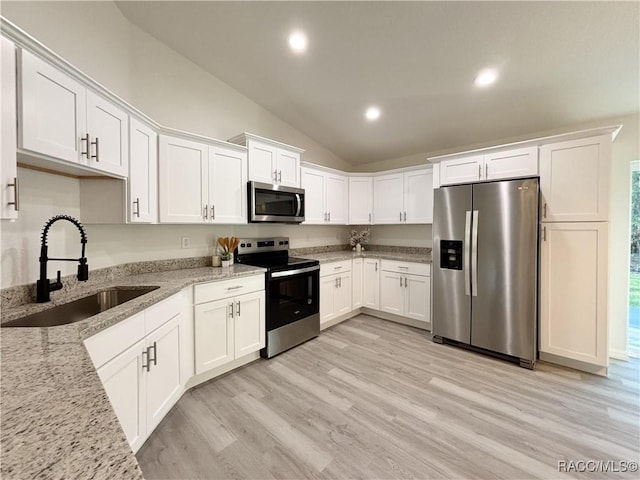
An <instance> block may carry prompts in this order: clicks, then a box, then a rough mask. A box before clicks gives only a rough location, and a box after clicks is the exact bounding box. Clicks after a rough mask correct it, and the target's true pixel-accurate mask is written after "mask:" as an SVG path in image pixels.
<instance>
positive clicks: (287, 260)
mask: <svg viewBox="0 0 640 480" xmlns="http://www.w3.org/2000/svg"><path fill="white" fill-rule="evenodd" d="M238 263H244V264H245V265H253V266H256V267H262V268H266V269H267V270H268V271H270V272H277V271H282V270H290V269H293V268H306V267H313V266H315V265H319V264H320V262H318V260H311V259H309V258H298V257H264V256H262V257H261V258H256V257H255V256H254V257H250V258H238Z"/></svg>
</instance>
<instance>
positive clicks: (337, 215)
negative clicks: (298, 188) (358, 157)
mask: <svg viewBox="0 0 640 480" xmlns="http://www.w3.org/2000/svg"><path fill="white" fill-rule="evenodd" d="M300 170H301V172H302V174H301V175H302V188H304V190H305V221H304V223H305V224H307V225H313V224H315V225H328V224H334V225H346V223H347V216H348V209H349V208H348V189H349V186H348V182H347V177H345V176H342V175H337V174H335V173H328V172H325V171H322V170H318V169H314V168H309V167H302V168H301V169H300Z"/></svg>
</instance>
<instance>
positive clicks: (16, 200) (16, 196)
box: [7, 177, 20, 212]
mask: <svg viewBox="0 0 640 480" xmlns="http://www.w3.org/2000/svg"><path fill="white" fill-rule="evenodd" d="M7 187H9V188H13V202H7V205H13V209H14V210H15V211H16V212H17V211H19V210H20V184H19V183H18V177H13V183H9V184H8V185H7Z"/></svg>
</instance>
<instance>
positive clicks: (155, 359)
mask: <svg viewBox="0 0 640 480" xmlns="http://www.w3.org/2000/svg"><path fill="white" fill-rule="evenodd" d="M151 349H153V358H151V355H149V363H151V362H153V364H154V365H157V364H158V346H157V345H156V342H153V345H151V346H150V347H149V350H151Z"/></svg>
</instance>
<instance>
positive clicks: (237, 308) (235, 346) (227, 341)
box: [194, 275, 266, 374]
mask: <svg viewBox="0 0 640 480" xmlns="http://www.w3.org/2000/svg"><path fill="white" fill-rule="evenodd" d="M239 291H241V292H243V294H242V295H233V293H234V292H239ZM245 291H246V292H248V293H244V292H245ZM232 295H233V296H232ZM212 297H215V298H219V300H213V301H205V300H207V299H209V298H212ZM195 302H196V305H195V307H194V310H195V373H196V374H200V373H204V372H206V371H208V370H211V369H214V368H217V367H220V366H222V365H225V364H226V363H229V362H231V361H233V360H235V359H238V358H240V357H243V356H245V355H248V354H250V353H253V352H257V351H258V350H260V349H261V348H264V346H265V341H266V338H265V293H264V276H263V275H258V276H255V277H247V278H246V279H238V280H226V281H224V282H213V283H210V284H203V285H196V287H195ZM200 302H202V303H200Z"/></svg>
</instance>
